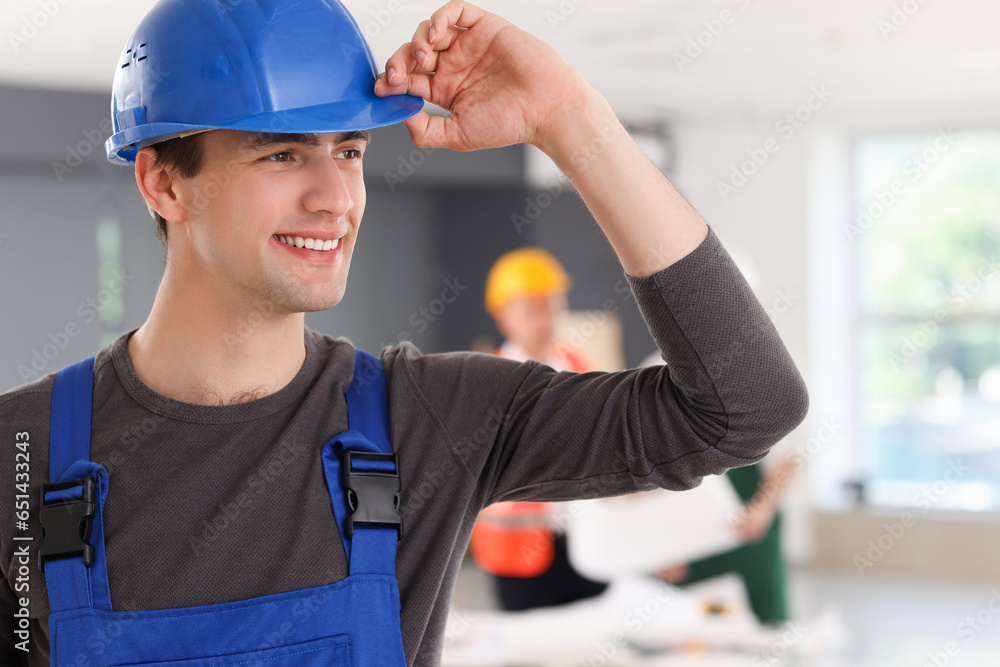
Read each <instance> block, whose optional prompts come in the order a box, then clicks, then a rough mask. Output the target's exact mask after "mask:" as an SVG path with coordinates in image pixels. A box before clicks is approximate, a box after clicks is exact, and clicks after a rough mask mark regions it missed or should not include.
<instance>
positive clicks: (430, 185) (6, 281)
mask: <svg viewBox="0 0 1000 667" xmlns="http://www.w3.org/2000/svg"><path fill="white" fill-rule="evenodd" d="M108 101H109V95H106V94H95V93H79V92H55V91H42V90H31V89H24V88H10V87H7V88H3V87H0V118H2V119H3V121H4V123H5V131H4V132H3V134H2V135H0V286H2V289H0V342H2V345H0V391H6V390H7V389H10V388H12V387H15V386H17V385H19V384H22V383H23V382H24V381H25V380H31V379H34V378H35V377H38V376H39V375H44V374H45V373H49V372H53V371H55V370H58V369H59V368H61V367H63V366H65V365H67V364H69V363H72V362H74V361H77V360H79V359H82V358H84V357H86V356H89V355H91V354H93V353H94V352H95V351H96V350H97V349H99V348H100V347H101V345H103V344H106V343H107V342H108V341H109V340H111V339H113V338H114V337H115V336H117V335H119V334H120V333H122V332H124V331H127V330H129V329H132V328H135V327H138V326H139V325H141V324H142V322H143V321H144V320H145V318H146V316H147V314H148V313H149V309H150V307H151V305H152V303H153V298H154V296H155V294H156V287H157V285H158V283H159V279H160V276H161V273H162V260H161V253H160V248H159V245H158V243H157V241H156V237H155V235H154V232H153V222H152V220H151V219H150V217H149V214H148V213H147V211H146V208H145V205H144V203H143V202H142V199H141V197H140V196H139V193H138V190H137V188H136V186H135V181H134V174H133V172H132V170H131V169H128V168H124V167H116V166H113V165H110V164H108V163H107V161H106V160H105V159H104V150H103V141H104V139H105V138H107V136H108V134H109V132H108V129H109V128H110V121H109V120H108V114H109V109H108ZM373 136H374V140H373V143H372V145H371V148H370V150H369V151H368V154H367V157H366V164H365V171H366V183H367V186H368V206H367V210H366V213H365V217H364V222H363V224H362V227H361V233H360V237H359V244H358V247H357V248H356V250H355V255H354V258H353V260H352V263H351V278H350V281H349V283H348V288H347V293H346V295H345V297H344V300H343V301H342V302H341V303H340V304H339V305H338V306H337V307H336V308H333V309H331V310H329V311H326V312H323V313H310V314H309V315H307V317H306V322H307V324H308V326H310V327H312V328H314V329H317V330H319V331H323V332H326V333H330V334H332V335H337V336H341V335H342V336H346V337H348V338H349V339H350V340H351V341H352V342H354V343H355V344H356V345H358V346H360V347H362V348H365V349H368V350H371V351H377V350H378V349H379V348H380V347H381V346H382V345H387V344H395V343H398V342H399V341H400V340H412V341H413V342H414V343H416V344H417V346H418V347H420V349H421V350H423V351H425V352H437V351H445V350H450V349H468V347H469V346H470V345H471V344H472V342H473V340H475V339H476V338H477V337H482V336H488V337H490V338H491V339H492V340H493V342H494V343H498V342H499V341H500V335H499V333H498V332H497V331H496V329H495V327H494V326H493V323H492V321H491V320H490V319H489V318H488V317H487V316H486V314H485V312H484V311H483V306H482V303H483V286H484V283H485V277H486V272H487V270H488V268H489V266H490V264H491V263H492V262H493V260H495V259H496V257H497V256H499V255H500V254H501V253H503V252H505V251H507V250H509V249H512V248H514V247H517V246H520V245H531V244H538V245H543V246H545V247H547V248H548V249H549V250H551V251H552V252H553V253H554V254H555V255H556V256H557V257H558V258H559V259H560V260H561V261H563V262H564V263H565V264H566V267H567V269H568V270H569V271H570V273H571V274H572V275H573V276H574V280H575V284H576V287H575V289H574V290H573V292H572V293H571V295H570V306H571V307H573V308H576V309H583V308H587V309H599V308H601V305H602V303H603V302H604V299H606V298H608V297H611V298H614V297H615V296H616V295H615V293H614V290H613V288H614V285H615V283H616V282H617V281H618V280H620V279H621V278H622V271H621V267H620V265H619V264H618V262H617V259H616V258H615V257H614V254H613V253H612V252H611V249H610V247H609V245H608V244H607V241H606V240H605V239H604V237H603V235H602V234H601V232H600V229H599V228H598V227H597V226H596V224H595V223H594V222H593V219H592V218H591V217H590V215H589V213H588V212H587V210H586V208H585V207H584V206H583V204H582V202H581V201H580V199H579V197H578V196H577V195H576V194H574V193H571V192H567V193H565V194H563V195H561V196H560V197H557V198H556V199H555V200H554V202H553V204H552V205H551V206H549V207H548V208H546V209H545V210H544V212H543V214H542V215H541V216H540V217H539V218H538V219H537V220H536V221H535V222H534V224H532V225H530V226H529V227H526V228H524V229H523V230H522V231H521V232H518V230H517V229H516V228H515V226H514V224H513V223H512V221H511V216H512V214H514V213H520V214H523V213H524V209H525V206H526V203H525V199H526V198H534V197H535V195H536V193H535V192H534V191H532V190H530V189H529V188H528V186H526V185H525V177H524V153H523V149H522V147H519V146H515V147H510V148H506V149H501V150H493V151H478V152H474V153H454V152H449V151H433V152H431V153H430V154H428V152H427V151H422V150H420V149H416V148H414V146H413V145H412V143H411V142H410V140H409V136H408V134H407V132H406V129H405V127H404V126H402V125H399V126H395V127H391V128H382V129H379V130H375V131H374V132H373ZM101 220H104V221H105V223H104V225H105V228H106V229H105V237H104V239H103V242H102V243H99V239H98V236H99V235H98V225H99V221H101ZM108 228H110V229H111V230H115V229H117V230H119V231H118V236H117V238H118V239H119V241H118V243H119V244H120V253H119V254H117V255H115V254H112V255H109V254H108V252H109V250H108V248H109V247H110V248H112V250H113V249H114V246H115V243H114V240H115V234H111V237H112V238H111V241H112V242H111V243H110V244H109V243H108V241H109V239H108V235H107V233H106V232H107V229H108ZM109 257H111V258H112V259H114V258H116V257H117V258H119V259H117V260H116V262H111V261H110V260H109ZM102 261H103V262H104V263H105V264H106V265H107V264H109V263H117V262H120V263H121V264H122V265H123V266H124V273H125V276H126V277H127V282H126V285H125V287H124V289H123V290H121V291H120V294H116V295H109V293H108V292H107V289H106V283H102V282H101V281H100V280H99V278H98V275H99V269H100V264H101V262H102ZM105 268H106V269H107V268H108V267H107V266H106V267H105ZM102 290H104V291H103V292H102ZM443 290H448V291H449V297H450V295H451V294H457V298H455V300H454V301H453V302H452V303H451V304H449V305H447V306H446V307H444V308H443V309H442V308H441V306H442V302H439V301H437V300H438V299H440V297H441V293H442V291H443ZM108 296H115V297H119V298H120V305H121V307H122V309H121V312H119V310H118V306H119V304H118V303H117V302H116V303H111V302H109V304H108V305H106V306H103V307H101V306H100V301H97V307H96V308H95V307H94V306H92V305H90V304H91V303H94V302H93V301H88V300H95V299H101V298H102V297H108ZM619 301H620V302H621V300H620V297H619ZM621 303H622V309H621V310H620V311H619V314H620V315H621V316H622V318H623V320H624V321H625V330H626V343H627V347H626V353H627V357H628V361H629V362H630V363H637V362H638V361H639V360H640V359H641V358H642V357H643V356H645V355H646V354H647V353H648V352H649V351H651V350H652V349H653V346H652V345H653V344H652V342H651V340H650V338H649V335H648V332H647V331H646V327H645V324H644V323H643V322H642V320H641V317H640V316H639V313H638V311H637V310H636V309H635V306H634V304H633V303H632V302H631V301H630V300H629V301H627V302H621Z"/></svg>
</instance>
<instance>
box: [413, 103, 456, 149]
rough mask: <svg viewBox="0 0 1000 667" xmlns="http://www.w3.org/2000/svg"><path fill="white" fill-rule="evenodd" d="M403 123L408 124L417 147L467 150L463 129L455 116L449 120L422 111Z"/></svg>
mask: <svg viewBox="0 0 1000 667" xmlns="http://www.w3.org/2000/svg"><path fill="white" fill-rule="evenodd" d="M403 122H404V123H406V129H407V130H409V132H410V139H411V140H412V141H413V144H414V145H415V146H419V147H420V148H449V149H451V150H455V151H460V150H467V149H465V148H464V145H465V142H464V141H463V140H462V132H461V128H459V126H458V123H457V122H456V121H455V118H454V116H452V117H448V118H446V117H444V116H432V115H430V114H429V113H427V112H426V111H420V112H418V113H417V114H416V115H414V116H411V117H409V118H407V119H406V120H405V121H403Z"/></svg>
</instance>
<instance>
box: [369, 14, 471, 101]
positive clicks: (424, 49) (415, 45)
mask: <svg viewBox="0 0 1000 667" xmlns="http://www.w3.org/2000/svg"><path fill="white" fill-rule="evenodd" d="M430 27H431V23H430V21H423V22H421V23H420V25H419V26H418V27H417V30H416V32H415V33H414V34H413V39H412V40H411V41H410V42H408V43H406V44H403V45H402V46H400V47H399V48H398V49H396V52H395V53H394V54H392V56H390V57H389V59H388V60H387V61H386V63H385V73H386V81H387V83H388V84H389V86H390V87H391V88H392V89H393V93H398V92H406V90H405V89H404V88H402V86H404V85H406V79H407V77H408V76H409V75H410V74H411V73H413V72H417V73H425V74H426V73H430V72H434V71H435V70H436V69H437V66H438V52H439V51H445V50H447V49H448V48H449V47H450V46H451V45H452V44H453V43H454V42H455V40H456V39H457V38H458V36H459V35H460V34H461V33H463V32H465V30H464V29H460V28H455V27H451V28H449V29H447V30H445V31H444V32H443V37H441V38H439V39H438V40H437V42H436V43H435V44H433V45H432V44H431V43H430V40H429V35H430ZM380 78H381V77H380ZM378 88H379V87H378V86H377V89H378ZM414 94H416V93H414Z"/></svg>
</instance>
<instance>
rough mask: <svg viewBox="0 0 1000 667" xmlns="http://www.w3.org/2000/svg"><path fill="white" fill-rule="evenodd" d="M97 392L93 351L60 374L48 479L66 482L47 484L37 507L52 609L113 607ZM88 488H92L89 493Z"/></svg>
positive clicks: (55, 392) (55, 389) (54, 394)
mask: <svg viewBox="0 0 1000 667" xmlns="http://www.w3.org/2000/svg"><path fill="white" fill-rule="evenodd" d="M93 392H94V357H90V358H88V359H84V360H83V361H80V362H78V363H76V364H73V365H72V366H68V367H66V368H64V369H62V370H61V371H59V373H57V374H56V379H55V384H54V385H53V389H52V408H51V416H50V428H49V483H50V484H56V483H62V484H58V486H59V487H62V488H58V489H55V490H50V489H46V488H44V487H43V492H42V503H41V509H40V512H39V514H40V518H41V521H42V524H43V527H44V530H45V538H44V540H43V543H42V549H41V551H40V555H41V557H42V558H44V559H45V560H44V563H43V566H42V568H43V570H44V572H45V581H46V588H47V590H48V595H49V607H50V608H51V612H52V613H55V612H58V611H64V610H69V609H81V608H89V607H93V608H96V609H103V610H106V611H111V592H110V589H109V588H108V571H107V563H106V561H105V554H104V524H103V521H102V517H101V514H102V512H101V509H102V508H103V506H104V501H105V499H106V498H107V494H108V474H107V471H106V470H105V469H104V467H103V466H100V465H98V464H96V463H94V462H92V461H91V460H90V421H91V407H92V402H93ZM74 482H75V483H74ZM88 489H90V490H92V491H91V492H89V493H88V494H87V495H85V493H84V492H85V490H88ZM91 493H92V495H91ZM85 507H86V508H88V509H86V510H84V509H83V508H85ZM84 514H86V515H88V516H90V517H91V518H90V519H89V522H90V534H89V536H87V537H89V539H87V540H86V542H84V541H82V540H80V538H79V530H80V521H82V520H84V519H82V518H81V517H82V516H83V515H84ZM74 542H75V543H76V545H77V546H80V547H81V548H82V549H83V550H84V553H79V550H77V551H76V553H78V555H71V554H73V553H74V551H73V550H72V549H71V547H72V546H73V543H74ZM85 560H86V561H89V564H85Z"/></svg>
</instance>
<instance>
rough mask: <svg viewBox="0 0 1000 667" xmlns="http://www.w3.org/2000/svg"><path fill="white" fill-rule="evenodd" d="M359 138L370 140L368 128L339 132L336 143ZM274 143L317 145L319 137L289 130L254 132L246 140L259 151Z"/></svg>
mask: <svg viewBox="0 0 1000 667" xmlns="http://www.w3.org/2000/svg"><path fill="white" fill-rule="evenodd" d="M355 140H360V141H363V142H365V143H366V144H367V143H368V142H370V141H371V134H369V132H368V130H354V131H352V132H341V133H340V140H339V141H338V142H337V143H341V144H342V143H345V142H348V141H355ZM275 144H302V145H303V146H309V147H315V146H319V137H317V136H316V135H315V134H299V133H291V132H255V133H254V135H253V136H252V137H250V139H249V140H248V141H247V147H248V149H249V150H251V151H259V150H263V149H265V148H268V147H269V146H274V145H275Z"/></svg>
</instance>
